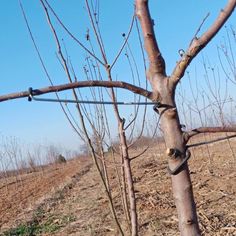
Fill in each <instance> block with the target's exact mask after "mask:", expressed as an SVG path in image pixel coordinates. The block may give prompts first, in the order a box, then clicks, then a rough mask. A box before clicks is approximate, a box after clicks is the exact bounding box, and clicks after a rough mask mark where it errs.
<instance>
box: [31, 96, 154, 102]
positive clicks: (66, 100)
mask: <svg viewBox="0 0 236 236" xmlns="http://www.w3.org/2000/svg"><path fill="white" fill-rule="evenodd" d="M28 100H29V101H32V100H34V101H38V102H62V103H80V104H81V103H83V104H104V105H114V104H115V105H154V104H156V103H154V102H107V101H89V100H88V101H87V100H71V99H52V98H36V97H35V96H33V95H32V94H30V95H29V99H28Z"/></svg>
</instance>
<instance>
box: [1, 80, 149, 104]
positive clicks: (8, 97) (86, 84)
mask: <svg viewBox="0 0 236 236" xmlns="http://www.w3.org/2000/svg"><path fill="white" fill-rule="evenodd" d="M86 87H106V88H122V89H126V90H129V91H131V92H133V93H136V94H139V95H141V96H144V97H146V98H148V99H150V100H152V97H153V95H152V92H150V91H148V90H145V89H143V88H140V87H137V86H135V85H132V84H129V83H126V82H122V81H97V80H93V81H79V82H74V83H69V84H62V85H57V86H49V87H45V88H40V89H34V90H33V95H41V94H45V93H52V92H60V91H64V90H69V89H74V88H86ZM28 96H29V91H22V92H17V93H11V94H6V95H2V96H0V102H4V101H7V100H12V99H17V98H24V97H28Z"/></svg>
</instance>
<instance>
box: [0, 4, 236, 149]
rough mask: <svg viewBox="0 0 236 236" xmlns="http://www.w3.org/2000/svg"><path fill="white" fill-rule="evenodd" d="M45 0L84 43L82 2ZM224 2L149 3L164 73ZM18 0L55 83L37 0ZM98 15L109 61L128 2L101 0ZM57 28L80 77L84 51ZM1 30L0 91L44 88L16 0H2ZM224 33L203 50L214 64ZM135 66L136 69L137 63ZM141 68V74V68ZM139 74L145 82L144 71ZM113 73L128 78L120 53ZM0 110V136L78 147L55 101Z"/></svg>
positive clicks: (127, 16)
mask: <svg viewBox="0 0 236 236" xmlns="http://www.w3.org/2000/svg"><path fill="white" fill-rule="evenodd" d="M49 2H50V3H51V4H52V6H53V7H54V9H55V11H56V12H57V13H58V15H59V16H60V17H61V19H63V22H64V23H65V25H67V26H68V27H69V28H70V29H71V31H72V32H73V33H75V35H76V36H77V37H78V38H80V39H81V40H82V41H83V42H84V43H86V39H85V34H86V30H87V29H88V28H90V27H91V26H90V24H89V20H88V18H87V15H86V10H85V5H84V1H77V0H68V1H49ZM226 2H227V1H223V0H221V1H215V0H208V1H205V0H198V1H193V0H191V1H189V0H180V1H173V0H165V1H164V0H162V1H160V0H159V1H154V0H152V1H150V6H151V14H152V17H153V19H154V21H155V30H156V36H157V39H158V42H159V46H160V49H161V51H162V54H163V56H164V57H165V59H166V64H167V71H168V73H170V72H171V70H172V68H173V66H174V65H175V62H176V61H177V60H178V58H179V55H178V50H179V49H185V48H186V47H187V46H188V44H189V42H190V40H191V39H192V36H193V35H194V33H195V32H196V29H197V28H198V27H199V25H200V23H201V22H202V19H203V18H204V17H205V16H206V14H207V13H208V12H210V16H209V17H208V19H207V21H206V23H205V24H204V26H203V27H202V32H203V31H204V30H205V29H206V28H207V27H208V26H209V25H210V24H211V23H212V22H213V20H214V19H215V17H216V16H217V15H218V12H219V10H220V9H221V8H223V7H224V5H225V4H226ZM22 3H23V5H24V8H25V11H26V14H27V17H28V21H29V23H30V26H31V29H32V32H33V34H34V37H35V40H36V43H37V45H38V47H39V49H40V52H41V54H42V56H43V59H44V62H45V64H46V66H47V69H48V71H49V73H50V75H51V78H52V79H53V81H54V83H55V84H62V83H65V82H67V79H66V77H65V75H64V73H63V71H62V69H61V66H60V64H59V63H58V60H57V58H56V56H55V53H56V46H55V44H54V41H53V39H52V35H51V32H50V30H49V27H48V25H47V22H46V19H45V15H44V12H43V10H42V7H41V5H40V3H39V1H30V0H22ZM100 14H101V15H100V24H101V28H100V29H101V32H102V34H103V38H104V44H105V46H106V52H107V54H108V58H109V59H110V60H111V61H112V59H113V58H114V57H115V55H116V52H117V51H118V50H119V48H120V46H121V44H122V42H123V38H122V36H121V35H122V33H124V32H127V30H128V28H129V25H130V22H131V18H132V14H133V1H127V0H121V1H108V0H101V1H100ZM235 22H236V15H235V13H234V14H233V15H232V16H231V18H230V20H229V21H228V23H227V25H233V26H234V27H235ZM56 27H58V32H59V34H60V37H61V38H63V39H64V40H65V42H66V47H67V49H68V53H69V54H70V57H71V60H72V63H73V65H74V67H75V70H76V72H77V75H78V77H79V79H80V80H85V76H84V75H83V73H82V68H83V65H84V63H85V62H84V61H85V59H84V58H85V56H86V53H85V52H84V51H82V50H81V49H80V48H78V46H77V45H76V44H75V43H74V42H73V41H72V40H71V39H70V38H69V37H68V36H67V35H65V34H64V32H63V30H61V29H60V27H59V26H58V24H56ZM0 28H1V36H0V53H1V57H0V65H1V74H0V76H1V79H0V81H1V86H0V94H7V93H11V92H16V91H22V90H27V88H28V87H33V88H39V87H45V86H48V85H49V82H48V80H47V78H46V76H45V73H44V72H43V70H42V67H41V64H40V62H39V60H38V57H37V54H36V52H35V50H34V47H33V44H32V41H31V40H30V37H29V33H28V31H27V28H26V25H25V22H24V20H23V16H22V13H21V10H20V7H19V3H18V1H17V0H11V1H9V0H2V1H1V8H0ZM136 35H137V34H136V32H135V31H134V32H132V35H131V38H130V42H129V43H130V45H131V46H132V48H133V50H134V52H135V56H137V58H138V57H140V54H138V52H139V47H138V46H137V40H136V39H137V37H136ZM224 35H225V29H223V30H221V32H220V34H219V35H217V37H216V38H215V39H214V40H213V41H212V42H211V43H210V45H209V46H207V48H206V50H205V53H204V54H205V55H207V57H208V58H210V60H211V62H212V64H213V65H217V63H218V61H217V59H216V57H217V56H216V55H217V54H216V45H217V44H219V43H220V42H222V39H223V36H224ZM136 51H137V54H136ZM140 63H141V62H140ZM201 63H202V62H201V56H198V58H197V59H195V61H194V63H193V65H192V66H191V68H190V70H192V69H193V70H194V69H195V68H196V67H198V66H199V67H200V65H201ZM139 66H140V67H141V64H140V65H139ZM199 67H198V68H199ZM199 70H200V71H199V76H200V77H201V69H200V68H199ZM141 72H142V73H143V71H142V70H141ZM140 76H141V79H142V80H143V81H144V80H145V77H144V74H141V75H140ZM114 77H116V78H117V79H118V80H125V81H130V72H127V62H124V55H123V54H122V56H121V58H120V59H119V61H118V63H117V66H116V68H115V71H114ZM183 86H184V85H183ZM186 86H187V84H186ZM120 97H121V98H122V99H126V98H127V97H129V95H127V93H124V92H122V93H121V95H120ZM127 109H129V108H127ZM122 112H123V114H124V116H126V115H127V114H128V112H127V111H126V110H125V108H123V109H122ZM0 114H1V117H0V121H1V125H0V135H4V136H15V137H17V138H19V139H21V140H22V141H23V142H26V143H28V144H32V143H45V142H47V143H54V144H60V145H62V146H65V147H66V148H71V149H77V148H78V147H79V145H80V143H81V142H80V140H79V139H78V137H77V136H76V135H75V134H74V132H73V131H72V129H71V127H70V126H69V124H68V123H67V121H66V119H65V117H64V115H63V114H62V112H61V109H60V107H59V105H56V104H46V103H36V102H34V103H29V102H27V100H26V99H19V100H14V101H9V102H4V103H1V104H0ZM112 119H113V118H112ZM112 122H113V121H111V123H112Z"/></svg>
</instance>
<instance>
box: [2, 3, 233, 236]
mask: <svg viewBox="0 0 236 236" xmlns="http://www.w3.org/2000/svg"><path fill="white" fill-rule="evenodd" d="M41 3H42V4H43V6H44V10H45V13H46V15H47V19H48V22H49V25H50V27H51V29H52V32H53V34H54V37H55V40H56V44H57V47H58V54H59V57H60V61H61V64H62V66H63V68H64V70H65V72H66V74H67V77H68V79H69V84H63V85H58V86H50V87H46V88H41V89H37V90H30V91H23V92H20V93H19V92H18V93H13V94H7V95H2V96H0V102H3V101H6V100H10V99H16V98H21V97H29V99H34V96H35V95H41V94H45V93H51V92H59V91H63V90H68V89H75V88H82V87H106V88H109V89H110V97H111V100H112V102H113V106H114V112H115V116H116V118H117V124H118V133H119V140H120V147H121V149H120V150H121V151H120V154H121V157H122V162H121V163H122V164H123V165H124V172H125V176H126V181H127V185H128V195H129V203H130V212H129V213H130V218H131V229H132V230H131V234H132V235H133V236H134V235H138V222H137V210H136V201H135V194H134V184H133V180H132V169H131V161H132V158H130V156H129V152H128V143H127V139H126V134H125V126H124V125H125V121H124V119H122V117H121V115H120V112H119V110H118V106H117V104H116V96H115V91H114V88H122V89H126V90H129V91H131V92H133V93H135V94H138V95H141V96H144V97H145V98H147V99H150V100H152V102H153V103H154V104H155V111H156V113H158V114H159V119H160V124H161V130H162V132H163V134H164V139H165V142H166V147H167V151H166V154H167V156H168V162H169V168H168V169H169V173H170V174H171V179H172V187H173V195H174V199H175V204H176V208H177V212H178V217H179V229H180V232H181V235H183V236H197V235H200V230H199V225H198V219H197V213H196V206H195V202H194V197H193V191H192V184H191V179H190V174H189V168H188V164H187V160H188V159H189V158H190V156H191V153H190V151H189V148H190V147H191V145H187V142H188V141H189V139H190V138H191V137H193V136H195V135H197V134H200V133H211V132H236V128H235V127H200V128H198V129H194V130H192V131H190V132H185V131H183V130H182V127H181V123H180V119H179V114H178V110H177V108H176V101H175V93H176V87H177V85H178V84H179V82H180V80H181V79H182V77H183V76H184V74H185V71H186V69H187V67H188V66H189V64H190V63H191V61H192V60H193V59H194V58H195V57H196V56H197V54H198V53H199V52H200V51H201V50H202V49H203V48H204V47H205V46H206V45H207V44H208V43H209V42H210V41H211V39H212V38H213V37H214V36H215V35H216V34H217V32H218V31H219V30H220V29H221V27H222V26H223V25H224V23H225V22H226V21H227V19H228V18H229V17H230V15H231V14H232V12H233V11H234V9H235V6H236V0H229V1H228V3H227V5H226V6H225V8H224V9H223V10H221V12H220V14H219V16H218V17H217V19H216V20H215V22H214V23H213V24H212V26H211V27H210V28H209V29H208V30H207V31H206V32H205V33H203V34H202V35H201V36H199V37H198V36H197V34H198V33H199V30H198V31H197V33H196V35H194V37H193V39H192V41H191V42H190V45H189V47H188V48H187V49H186V50H185V51H184V52H183V53H182V55H181V59H180V60H179V61H178V62H177V64H176V66H175V68H174V69H173V71H172V73H171V74H170V75H167V73H166V68H165V67H166V66H165V60H164V58H163V57H162V55H161V51H160V49H159V47H158V42H157V40H156V37H155V33H154V27H153V21H152V18H151V15H150V12H149V5H148V0H136V1H135V14H136V16H137V18H138V20H139V22H140V26H141V29H142V35H143V40H144V45H145V50H146V53H147V56H148V60H149V68H148V69H147V71H146V72H147V79H148V81H149V83H150V84H151V87H152V91H148V90H147V89H146V88H145V89H143V88H141V87H140V86H136V85H134V84H130V83H126V82H122V81H114V80H113V78H112V73H111V71H112V68H113V66H114V64H115V63H116V61H117V58H118V57H119V56H120V52H121V51H122V49H123V47H124V45H125V44H126V43H127V41H125V43H124V45H123V46H122V49H121V51H120V52H119V53H118V55H117V57H115V59H114V61H113V62H112V63H111V64H109V63H108V60H107V57H106V53H105V50H104V45H103V41H102V37H101V35H100V32H99V28H98V26H97V25H96V20H95V21H94V18H93V16H92V14H91V12H90V7H89V4H88V2H87V1H86V3H87V11H88V13H89V18H90V21H91V24H92V28H93V29H94V34H95V37H96V39H97V44H98V46H99V48H100V53H101V55H102V58H103V59H102V60H101V59H99V58H98V56H97V55H95V54H94V52H93V50H88V49H87V48H86V47H84V45H83V44H82V43H81V42H80V41H78V40H77V39H76V38H75V37H74V36H73V35H72V34H71V33H70V31H69V30H68V29H67V28H66V27H65V26H64V24H63V23H62V22H61V20H60V19H59V18H58V16H57V15H56V14H55V12H54V11H53V9H52V8H50V5H49V4H48V2H47V1H46V0H44V1H43V0H41ZM46 6H47V7H48V8H49V9H50V10H51V12H52V14H53V15H54V16H55V18H56V19H57V20H58V22H59V24H60V25H61V26H62V28H64V30H65V31H66V32H67V33H68V34H69V35H70V36H71V37H72V38H73V39H74V40H75V41H76V42H77V43H78V44H79V45H80V46H81V47H82V48H83V49H84V50H85V51H86V52H87V53H88V54H89V55H90V56H91V57H92V58H93V59H94V60H95V61H96V62H97V63H99V64H100V65H101V66H103V68H104V69H105V72H106V76H107V81H103V80H89V81H88V80H86V81H78V82H77V81H75V82H74V81H72V79H71V72H70V70H69V67H68V62H67V60H66V59H65V57H64V55H63V53H62V51H61V47H60V42H59V40H58V37H57V35H56V31H55V29H54V27H53V25H52V24H51V22H50V17H49V15H48V10H47V7H46ZM88 37H89V35H88ZM73 95H74V98H75V100H76V101H78V96H77V94H76V93H75V90H73ZM77 109H78V112H79V117H80V121H81V126H82V131H83V133H84V137H85V140H86V141H87V143H88V146H89V149H90V152H91V154H92V157H93V159H94V163H95V164H96V166H97V169H98V172H99V174H100V177H101V179H102V181H103V184H104V188H105V191H106V193H107V196H108V198H109V200H110V203H111V208H112V207H113V204H112V199H111V192H110V190H109V188H108V186H107V184H106V181H105V179H104V177H103V175H102V173H101V170H100V168H99V166H98V162H97V153H96V150H95V149H94V146H93V144H92V143H91V139H90V137H89V133H88V129H87V128H86V124H85V122H84V116H83V114H82V112H81V107H80V106H79V104H77ZM234 137H235V136H234ZM226 138H229V136H228V137H226ZM99 140H101V139H99ZM192 146H193V145H192ZM100 147H102V146H100ZM101 150H102V149H101ZM101 150H100V151H101ZM112 213H113V216H114V218H115V220H116V222H117V226H118V228H119V231H120V233H121V234H123V231H122V229H121V227H120V224H119V222H118V220H117V217H116V212H115V210H114V209H112Z"/></svg>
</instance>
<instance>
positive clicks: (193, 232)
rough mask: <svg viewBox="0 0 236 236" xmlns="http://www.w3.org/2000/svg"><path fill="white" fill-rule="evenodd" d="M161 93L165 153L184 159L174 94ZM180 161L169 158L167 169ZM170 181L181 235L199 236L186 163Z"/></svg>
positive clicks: (184, 152) (173, 167)
mask: <svg viewBox="0 0 236 236" xmlns="http://www.w3.org/2000/svg"><path fill="white" fill-rule="evenodd" d="M166 80H168V78H166ZM163 91H165V90H162V95H161V97H162V98H165V99H164V100H163V101H162V102H163V104H167V105H168V107H170V108H168V109H167V108H162V109H159V110H160V111H159V112H160V114H161V128H162V131H163V133H164V139H165V142H166V146H167V148H168V149H167V152H168V153H169V152H170V150H171V149H175V150H178V151H180V152H181V153H183V154H184V155H183V158H185V155H186V142H185V140H184V136H183V132H182V130H181V126H180V121H179V117H178V111H177V109H176V107H175V101H174V100H173V96H170V95H169V94H171V93H174V92H173V91H172V92H170V93H169V92H168V93H167V94H165V92H163ZM168 153H167V154H168ZM181 161H182V159H181V158H172V157H171V158H169V161H168V162H169V169H170V170H174V169H175V168H176V166H178V165H180V163H181ZM171 179H172V191H173V196H174V200H175V205H176V208H177V212H178V219H179V229H180V232H181V235H183V236H197V235H200V230H199V226H198V220H197V214H196V206H195V203H194V198H193V191H192V184H191V180H190V174H189V169H188V165H187V162H186V163H185V164H184V165H183V167H182V168H181V171H180V172H179V173H177V174H174V175H171Z"/></svg>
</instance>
